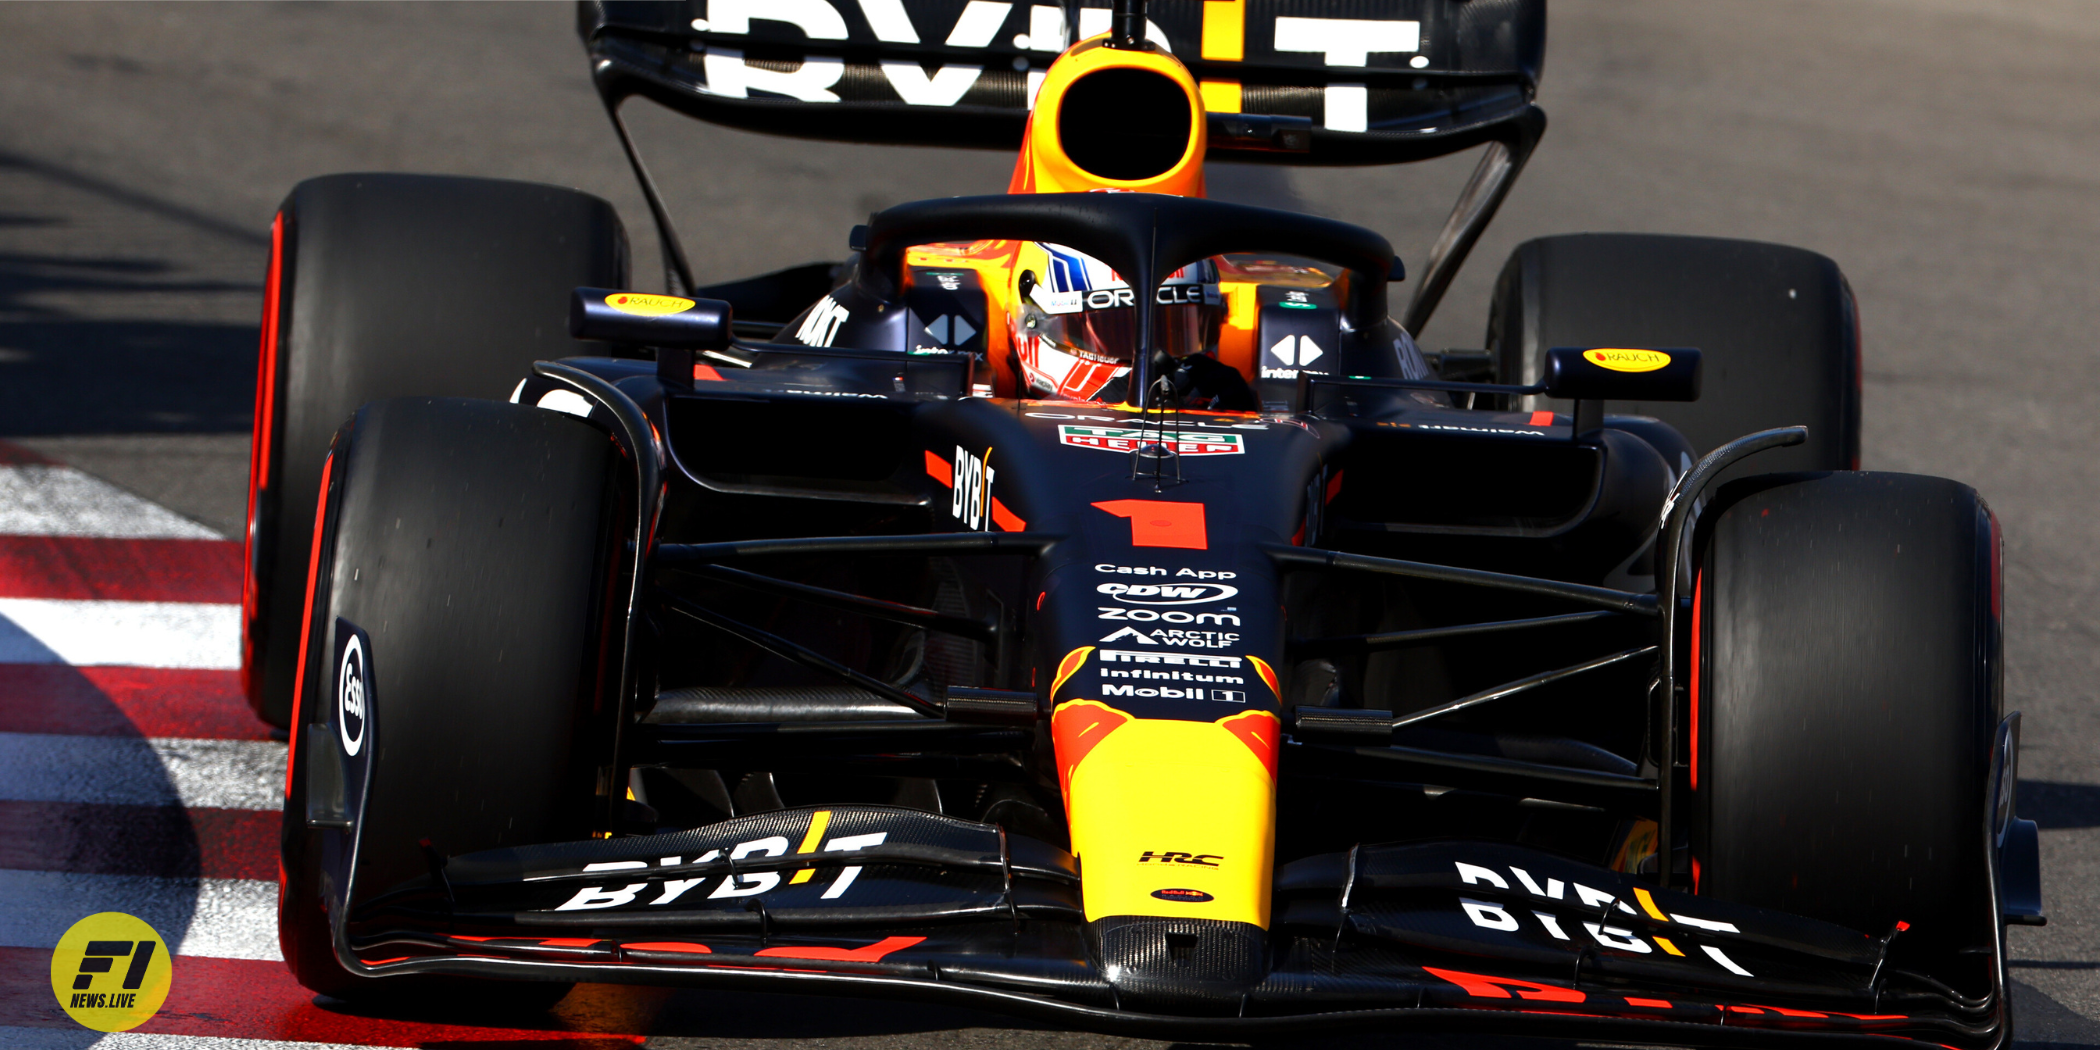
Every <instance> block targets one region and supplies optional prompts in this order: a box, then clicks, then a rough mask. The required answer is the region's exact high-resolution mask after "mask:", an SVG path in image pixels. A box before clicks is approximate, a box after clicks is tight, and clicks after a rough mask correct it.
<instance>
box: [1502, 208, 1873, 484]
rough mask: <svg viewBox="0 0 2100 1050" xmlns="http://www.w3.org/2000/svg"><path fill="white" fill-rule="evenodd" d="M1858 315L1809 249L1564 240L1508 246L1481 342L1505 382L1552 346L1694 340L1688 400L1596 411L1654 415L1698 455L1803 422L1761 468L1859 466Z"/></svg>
mask: <svg viewBox="0 0 2100 1050" xmlns="http://www.w3.org/2000/svg"><path fill="white" fill-rule="evenodd" d="M1857 317H1858V315H1857V312H1856V310H1855V308H1854V305H1853V300H1852V289H1851V287H1850V286H1849V285H1848V284H1847V283H1846V282H1845V276H1844V274H1842V273H1840V272H1839V271H1838V268H1837V264H1836V263H1834V262H1832V261H1830V260H1829V259H1827V258H1825V257H1823V256H1821V255H1818V254H1816V253H1814V252H1811V251H1805V250H1803V249H1800V248H1789V247H1787V246H1785V245H1779V244H1761V243H1759V242H1756V241H1736V240H1722V239H1719V238H1713V237H1667V236H1661V235H1657V234H1638V233H1585V234H1571V235H1566V236H1560V237H1541V238H1539V239H1537V240H1532V241H1526V242H1524V243H1523V244H1520V245H1518V246H1517V250H1516V251H1515V252H1513V253H1511V255H1510V257H1509V262H1508V263H1507V264H1505V265H1504V266H1503V267H1502V274H1501V276H1500V277H1499V278H1497V280H1496V282H1495V298H1494V304H1493V306H1492V307H1491V309H1490V313H1489V315H1488V335H1487V345H1488V349H1489V352H1490V353H1492V354H1493V355H1494V357H1495V361H1496V367H1497V370H1498V372H1499V374H1500V376H1501V380H1502V382H1505V383H1535V382H1537V381H1538V379H1539V376H1540V374H1541V372H1540V370H1541V368H1542V362H1543V361H1544V359H1545V353H1546V351H1547V350H1548V349H1550V348H1552V347H1556V346H1655V347H1668V346H1691V347H1697V348H1699V350H1700V351H1701V352H1702V353H1703V355H1704V358H1705V362H1704V365H1703V383H1702V391H1701V395H1702V396H1701V397H1700V399H1699V400H1698V401H1694V402H1691V403H1671V402H1659V403H1650V402H1640V401H1613V402H1610V403H1608V404H1607V405H1606V411H1608V412H1618V413H1626V414H1631V415H1644V416H1654V417H1656V418H1658V419H1661V420H1662V421H1663V422H1666V423H1669V424H1671V425H1672V426H1675V427H1676V428H1677V429H1678V430H1679V431H1682V432H1683V434H1684V436H1685V437H1687V438H1689V439H1690V440H1691V443H1692V445H1693V447H1694V448H1695V449H1696V450H1697V451H1696V453H1695V454H1696V455H1705V454H1706V453H1708V452H1711V451H1713V450H1714V449H1715V448H1717V447H1719V446H1721V445H1723V444H1725V443H1727V442H1729V441H1732V440H1734V439H1735V438H1739V437H1741V436H1743V435H1744V434H1749V433H1753V432H1755V431H1759V430H1767V429H1770V428H1772V427H1785V426H1794V425H1797V424H1807V425H1808V428H1809V430H1808V442H1807V443H1806V444H1803V445H1799V446H1796V447H1794V448H1789V449H1778V450H1775V451H1772V452H1767V453H1765V454H1764V455H1763V456H1761V457H1760V458H1759V460H1758V467H1759V469H1768V470H1857V469H1859V402H1860V390H1859V325H1858V320H1857ZM1540 407H1544V406H1543V405H1542V406H1540ZM1671 465H1672V466H1673V467H1675V466H1677V464H1675V463H1673V464H1671Z"/></svg>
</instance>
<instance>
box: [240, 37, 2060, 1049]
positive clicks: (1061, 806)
mask: <svg viewBox="0 0 2100 1050" xmlns="http://www.w3.org/2000/svg"><path fill="white" fill-rule="evenodd" d="M1544 17H1545V16H1544V10H1543V3H1542V2H1541V0H1495V2H1488V0H1470V2H1461V0H1392V2H1390V3H1387V4H1383V5H1378V6H1377V8H1376V10H1375V11H1374V10H1372V9H1370V8H1368V7H1366V6H1364V5H1357V4H1347V3H1340V2H1337V0H1244V2H1242V0H1218V2H1207V3H1202V4H1196V3H1174V4H1168V3H1161V4H1155V5H1153V6H1152V9H1151V10H1150V11H1147V10H1146V9H1145V7H1144V5H1143V4H1141V3H1135V2H1130V0H1118V2H1117V3H1116V4H1115V6H1113V7H1109V6H1100V5H1097V4H1094V3H1073V2H1070V0H1067V2H1066V3H1064V4H1062V5H1058V4H1036V5H1015V4H1006V3H986V2H982V0H973V2H968V3H963V2H960V0H859V2H856V3H848V2H846V0H795V2H793V3H787V2H781V0H768V2H765V3H759V2H757V0H704V2H701V0H696V2H692V3H673V4H630V3H602V4H585V5H583V6H582V7H581V9H580V15H579V27H580V30H581V34H582V36H583V39H584V42H585V45H586V48H587V50H588V53H589V59H590V70H591V73H592V75H593V78H594V82H595V84H596V85H597V87H598V89H599V91H600V92H601V94H602V95H603V97H604V99H605V101H606V105H607V110H608V112H609V113H610V114H611V115H612V116H613V120H614V124H615V128H616V130H617V131H618V132H619V135H620V140H621V142H622V143H623V145H625V146H626V147H627V149H628V151H629V156H630V158H631V159H632V160H633V162H634V169H635V172H636V174H637V176H638V177H639V178H640V180H641V184H642V186H643V188H644V191H645V196H646V197H647V199H648V201H649V203H650V206H651V209H652V212H653V220H654V222H655V223H656V225H657V227H658V230H659V233H660V239H661V241H662V244H663V247H664V280H665V282H666V289H665V290H664V291H662V292H654V291H645V290H640V289H637V288H635V287H634V285H635V283H636V282H635V281H634V280H632V278H631V275H630V262H629V259H628V256H627V243H626V239H625V234H624V232H623V227H622V226H621V224H620V221H619V219H618V217H617V216H616V215H614V214H613V212H612V210H611V208H610V206H608V205H607V204H605V202H603V201H601V200H599V199H597V198H594V197H590V196H588V195H585V194H581V193H578V192H574V191H570V190H564V189H559V188H554V187H546V186H536V185H528V184H523V183H510V182H497V181H490V180H478V179H465V178H449V177H435V176H409V175H378V174H354V175H337V176H329V177H326V178H320V179H315V180H312V181H309V182H306V183H304V184H302V185H300V186H299V187H298V188H297V189H296V190H294V191H293V193H292V195H291V196H290V198H289V199H288V200H287V201H286V203H285V205H284V208H283V210H282V211H281V213H280V214H279V216H278V219H277V222H276V226H275V229H274V233H273V245H274V247H273V252H272V259H271V265H270V272H269V283H268V293H267V306H266V312H265V316H264V325H263V332H264V335H263V348H262V367H261V369H260V373H259V375H260V378H259V389H258V401H257V404H258V411H257V424H256V431H255V454H254V470H253V478H252V484H251V492H252V498H251V507H252V509H251V514H250V528H249V541H248V542H249V547H248V550H249V571H248V578H247V587H246V594H245V623H246V634H245V642H244V644H245V680H246V684H247V688H248V689H249V693H250V696H251V698H252V700H253V702H254V704H255V705H256V708H257V710H258V712H259V713H260V714H261V715H262V716H263V717H264V718H266V719H269V720H271V721H273V722H276V723H278V724H280V725H284V726H286V727H288V728H289V729H290V731H291V735H292V739H293V745H292V757H291V761H290V765H289V769H288V773H287V780H286V788H285V790H286V804H285V824H284V837H283V872H284V875H283V878H284V885H283V894H282V905H281V931H282V941H283V948H284V956H285V959H286V960H287V962H288V963H289V964H290V966H291V968H292V970H293V971H294V972H295V973H296V975H297V976H298V979H299V980H300V981H301V982H303V983H304V984H305V985H306V986H307V987H309V988H311V989H313V990H315V991H316V992H320V993H323V994H326V995H330V996H336V997H341V998H346V999H362V1000H376V1001H385V1000H388V999H390V998H393V999H404V998H416V997H420V996H428V995H433V994H438V995H483V994H490V993H492V990H502V991H506V992H507V993H508V994H511V995H513V996H514V997H516V998H515V1001H517V1002H520V1003H529V1002H533V1001H537V1002H551V1001H552V1000H553V999H555V998H558V997H559V996H560V995H561V994H563V992H564V991H565V990H566V989H567V987H568V986H569V985H570V984H572V983H574V982H579V981H601V982H602V981H611V982H633V983H654V984H665V985H682V986H693V987H705V988H739V989H752V990H767V991H784V992H822V993H837V994H842V995H863V996H866V995H879V996H895V997H911V998H919V999H924V1000H929V1001H940V1002H948V1003H955V1004H965V1005H972V1006H978V1007H986V1008H992V1009H998V1010H1005V1011H1009V1012H1012V1013H1015V1014H1021V1015H1027V1016H1032V1017H1036V1018H1041V1019H1046V1020H1049V1021H1051V1022H1054V1023H1061V1024H1067V1025H1072V1026H1078V1027H1085V1028H1093V1029H1099V1030H1103V1031H1116V1032H1128V1033H1137V1034H1148V1035H1155V1036H1160V1037H1168V1038H1204V1039H1211V1038H1223V1039H1255V1038H1273V1037H1277V1036H1281V1035H1288V1034H1297V1033H1304V1032H1311V1031H1317V1030H1324V1029H1335V1028H1371V1029H1380V1030H1390V1031H1408V1030H1424V1029H1459V1028H1464V1029H1473V1030H1486V1031H1498V1032H1512V1033H1557V1034H1567V1035H1579V1036H1583V1037H1597V1038H1612V1039H1628V1040H1637V1041H1651V1042H1664V1043H1671V1044H1679V1045H1692V1044H1698V1045H1735V1044H1750V1043H1757V1044H1764V1043H1768V1042H1773V1041H1779V1040H1784V1039H1789V1038H1798V1039H1822V1040H1826V1041H1827V1040H1830V1039H1847V1038H1851V1039H1867V1038H1872V1039H1875V1040H1882V1039H1886V1038H1888V1037H1896V1038H1902V1039H1907V1040H1914V1041H1918V1042H1920V1043H1936V1044H1941V1045H1944V1046H1951V1047H1960V1048H1965V1050H1966V1048H1975V1050H1984V1048H1993V1047H1999V1046H2003V1045H2006V1044H2008V1043H2009V1041H2010V1039H2011V1032H2012V1028H2011V1020H2010V1014H2009V1006H2010V1003H2009V1000H2008V998H2007V991H2006V990H2007V980H2006V970H2005V966H2006V961H2005V960H2006V956H2005V934H2004V931H2005V929H2006V926H2007V924H2009V923H2038V922H2040V921H2042V916H2041V908H2040V902H2039V899H2038V897H2039V894H2038V889H2037V887H2038V874H2037V859H2036V856H2037V854H2036V844H2035V843H2036V836H2035V827H2034V825H2033V824H2032V823H2031V822H2028V821H2025V820H2021V819H2019V818H2018V817H2017V816H2016V814H2015V800H2014V797H2013V788H2014V783H2015V768H2014V763H2015V759H2016V756H2017V746H2018V727H2019V722H2018V716H2017V715H2014V714H2007V713H2005V712H2004V711H2003V710H2002V706H2003V705H2002V699H2001V680H2002V669H2001V667H2002V665H2001V655H2000V654H2001V652H2002V645H2001V640H2000V598H1999V595H2000V574H1999V555H1998V550H1999V535H1998V527H1997V523H1996V520H1995V518H1993V517H1992V515H1991V513H1990V511H1989V509H1988V508H1987V507H1986V506H1985V505H1984V503H1983V502H1982V501H1981V500H1980V499H1979V498H1978V497H1977V495H1976V493H1975V492H1974V491H1973V490H1972V489H1970V488H1968V487H1966V486H1964V485H1961V484H1959V483H1956V482H1953V481H1947V480H1942V479H1937V478H1927V477H1919V476H1912V475H1901V474H1889V473H1879V472H1862V471H1860V470H1858V465H1859V464H1858V456H1859V447H1858V446H1859V437H1858V435H1859V358H1858V354H1859V338H1858V328H1857V324H1856V320H1855V316H1856V315H1855V312H1854V306H1853V299H1852V294H1851V291H1850V289H1849V287H1848V286H1847V285H1846V283H1845V280H1844V277H1843V275H1842V274H1841V273H1840V272H1839V271H1838V269H1837V267H1836V266H1835V265H1834V264H1833V263H1831V262H1830V260H1828V259H1826V258H1824V257H1822V256H1819V255H1816V254H1814V253H1811V252H1806V251H1802V250H1800V249H1794V248H1787V247H1783V246H1778V245H1769V244H1760V243H1755V242H1749V241H1730V240H1718V239H1708V238H1684V237H1662V236H1645V235H1608V236H1607V235H1592V236H1564V237H1550V238H1544V239H1541V240H1535V241H1531V242H1528V243H1526V244H1524V245H1523V246H1521V247H1520V248H1518V249H1517V251H1516V252H1515V253H1514V254H1513V255H1512V256H1511V258H1510V260H1509V262H1508V263H1507V265H1506V266H1505V268H1504V269H1503V270H1502V272H1501V277H1500V279H1499V281H1498V282H1497V284H1496V287H1495V293H1494V302H1493V303H1492V304H1491V308H1490V322H1489V326H1488V330H1487V333H1486V338H1485V340H1484V343H1485V345H1484V346H1483V347H1481V348H1477V349H1476V348H1458V349H1445V350H1440V351H1434V352H1431V351H1425V350H1423V349H1422V348H1420V347H1418V346H1417V345H1416V343H1415V341H1414V337H1413V334H1412V333H1414V332H1417V331H1419V330H1421V328H1422V326H1423V325H1424V324H1425V323H1426V321H1427V319H1428V317H1429V314H1430V312H1431V311H1432V310H1433V309H1434V308H1435V306H1436V305H1437V302H1438V300H1439V299H1440V298H1441V297H1442V294H1443V292H1444V290H1445V288H1446V287H1447V286H1448V285H1449V283H1450V281H1451V277H1452V274H1453V273H1454V272H1455V271H1456V269H1457V267H1458V266H1459V265H1460V263H1461V262H1462V260H1463V259H1464V257H1465V256H1466V254H1467V252H1468V249H1469V248H1470V247H1471V246H1472V244H1473V243H1474V241H1475V240H1476V239H1477V237H1478V235H1479V233H1480V230H1481V228H1482V226H1483V224H1484V223H1485V222H1486V221H1487V220H1488V218H1489V217H1490V216H1491V215H1492V214H1493V213H1494V211H1495V210H1496V207H1497V205H1498V204H1499V203H1500V201H1501V200H1502V199H1503V197H1504V195H1505V194H1506V193H1507V192H1508V189H1509V186H1510V184H1511V181H1512V180H1513V179H1514V178H1515V176H1516V174H1517V172H1518V171H1519V170H1521V168H1522V167H1523V165H1524V163H1525V160H1526V159H1527V158H1528V157H1529V155H1530V153H1531V152H1532V149H1533V147H1534V145H1535V144H1536V143H1537V141H1538V139H1539V136H1540V134H1541V133H1542V132H1543V130H1544V126H1545V124H1544V117H1543V114H1542V113H1541V112H1540V111H1539V110H1538V108H1537V107H1536V106H1535V105H1534V104H1533V101H1532V99H1533V96H1534V92H1535V89H1536V85H1537V82H1538V77H1539V75H1540V70H1541V63H1542V56H1543V51H1544ZM634 97H644V98H648V99H652V100H654V101H656V102H659V103H662V104H665V105H668V106H671V107H673V108H676V109H678V110H681V111H683V112H687V113H690V114H693V115H695V116H698V117H700V118H703V119H706V120H711V121H716V122H719V123H723V124H728V125H732V126H737V127H744V128H751V129H757V130H761V131H767V132H774V133H781V134H791V135H800V136H805V137H816V138H832V139H844V140H854V141H871V142H887V143H907V144H910V143H916V144H935V145H949V146H976V147H986V148H1000V149H1007V150H1013V151H1015V155H1016V166H1015V169H1014V175H1013V179H1012V183H1011V185H1010V187H1009V192H1008V193H1005V194H1000V195H994V196H979V197H959V198H947V199H936V200H925V201H918V202H914V203H907V204H901V205H898V206H896V207H892V208H888V209H886V210H884V211H882V212H880V213H877V214H875V215H873V216H871V217H870V218H869V220H868V222H867V223H866V224H865V225H863V226H860V227H857V228H855V229H853V230H851V231H843V230H842V231H840V233H841V235H842V237H843V238H844V240H845V241H846V245H845V247H846V248H847V249H848V251H849V253H850V254H848V255H847V257H846V258H845V259H844V260H843V261H837V262H823V263H816V264H812V265H809V266H804V267H797V268H794V269H790V270H785V271H780V272H777V273H772V274H766V275H762V276H758V277H753V278H749V279H746V280H740V281H735V282H730V283H726V284H715V285H704V286H703V285H700V284H698V283H696V282H695V281H694V279H693V270H692V267H691V265H690V263H689V261H688V256H687V254H686V248H685V247H684V246H685V245H688V244H699V245H704V244H705V243H706V236H705V224H704V222H703V223H702V225H701V227H700V231H699V234H698V235H697V236H695V235H694V231H693V229H691V228H688V230H687V231H686V233H687V235H688V236H687V238H686V239H685V240H681V239H680V237H679V234H678V232H677V231H676V230H675V229H674V227H673V226H672V224H671V221H670V210H671V209H670V206H669V205H668V203H667V202H665V201H664V200H663V198H662V196H661V195H660V194H659V193H658V192H657V191H656V189H655V187H654V184H653V182H652V181H651V180H650V177H649V174H648V170H647V169H646V167H644V165H643V163H642V161H641V159H640V158H639V156H637V155H635V154H634V153H633V146H632V142H631V140H630V139H629V138H628V136H627V134H626V131H625V127H624V125H623V124H622V123H621V112H622V109H621V107H622V104H623V103H624V102H625V101H627V100H629V99H632V98H634ZM1468 149H1470V150H1474V151H1476V152H1477V153H1478V154H1479V156H1480V161H1479V167H1478V169H1477V170H1476V172H1475V173H1474V175H1473V177H1472V179H1471V180H1470V181H1469V182H1468V183H1467V185H1466V186H1465V188H1464V191H1463V193H1462V195H1461V197H1460V200H1459V202H1458V204H1457V206H1456V207H1455V209H1454V210H1453V211H1452V213H1451V217H1450V219H1449V221H1448V223H1447V225H1446V227H1445V229H1444V232H1443V234H1442V235H1441V236H1440V237H1439V238H1438V240H1437V241H1436V244H1435V246H1434V248H1433V249H1432V251H1431V252H1430V254H1429V256H1428V258H1427V260H1426V264H1425V265H1424V266H1423V267H1421V271H1420V272H1419V273H1418V274H1415V275H1413V277H1412V279H1410V275H1409V274H1408V273H1406V271H1405V269H1404V268H1403V266H1402V264H1401V262H1400V260H1399V259H1398V258H1397V257H1396V256H1395V255H1394V252H1393V249H1392V247H1391V245H1390V244H1389V243H1388V242H1387V241H1386V239H1385V238H1384V237H1382V236H1380V235H1379V234H1377V233H1375V232H1373V231H1370V230H1367V229H1363V228H1360V227H1356V226H1352V225H1348V224H1346V223H1341V222H1337V221H1332V220H1328V219H1323V218H1317V217H1313V216H1308V215H1303V214H1297V213H1292V212H1283V211H1274V210H1268V209H1264V208H1257V207H1251V206H1246V205H1239V204H1228V203H1223V202H1219V201H1215V200H1211V199H1208V198H1207V197H1206V194H1205V181H1204V168H1205V163H1206V161H1207V160H1211V159H1221V160H1235V161H1249V162H1267V163H1283V164H1368V163H1386V162H1401V161H1409V160H1416V159H1421V158H1426V157H1434V156H1440V155H1445V154H1449V153H1452V152H1455V151H1459V150H1468ZM652 283H653V282H652ZM1401 291H1406V292H1407V293H1408V298H1407V300H1406V303H1405V305H1404V306H1402V305H1400V304H1398V303H1397V302H1396V301H1395V299H1394V296H1395V295H1396V294H1397V293H1399V292H1401ZM577 340H581V342H578V341H577ZM346 420H347V421H346ZM1863 1045H1876V1046H1879V1045H1885V1044H1884V1043H1882V1042H1874V1043H1871V1044H1863Z"/></svg>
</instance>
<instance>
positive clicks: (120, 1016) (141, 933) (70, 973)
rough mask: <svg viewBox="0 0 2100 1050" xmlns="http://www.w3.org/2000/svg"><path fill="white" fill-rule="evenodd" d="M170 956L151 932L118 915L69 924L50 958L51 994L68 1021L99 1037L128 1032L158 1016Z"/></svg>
mask: <svg viewBox="0 0 2100 1050" xmlns="http://www.w3.org/2000/svg"><path fill="white" fill-rule="evenodd" d="M173 964H174V959H173V953H172V952H170V951H169V950H168V943H167V942H166V941H163V940H161V938H160V934H158V933H155V932H153V927H151V926H148V925H146V924H145V923H144V922H141V921H140V920H138V919H135V918H133V917H131V916H129V915H126V914H124V913H123V912H120V911H105V912H98V913H96V914H94V915H90V916H88V917H87V918H85V919H82V920H80V921H79V922H76V923H74V924H73V928H72V929H70V930H67V931H66V934H65V936H63V937H60V938H59V939H58V947H57V948H55V949H53V950H52V952H51V992H52V994H54V995H56V996H58V1005H59V1007H60V1008H61V1009H63V1010H65V1012H66V1015H67V1016H68V1017H71V1018H72V1019H73V1020H75V1021H78V1022H80V1023H81V1024H82V1025H85V1026H87V1027H89V1028H92V1029H94V1030H95V1031H97V1032H128V1031H130V1030H132V1029H134V1028H137V1027H138V1026H140V1025H142V1024H145V1023H146V1020H147V1019H148V1018H150V1017H152V1016H153V1015H154V1014H156V1013H159V1012H160V1004H161V1003H162V1002H163V1001H165V1000H166V999H167V998H168V985H169V983H170V981H171V980H172V979H173V977H174V973H175V969H174V965H173Z"/></svg>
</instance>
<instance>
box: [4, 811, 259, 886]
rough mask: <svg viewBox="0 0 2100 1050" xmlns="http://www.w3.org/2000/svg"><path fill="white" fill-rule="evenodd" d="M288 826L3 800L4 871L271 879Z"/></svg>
mask: <svg viewBox="0 0 2100 1050" xmlns="http://www.w3.org/2000/svg"><path fill="white" fill-rule="evenodd" d="M283 827H284V814H282V813H276V812H268V811H258V810H242V809H203V808H196V809H188V810H185V809H183V808H181V807H179V806H101V805H88V804H84V803H78V802H0V868H10V869H13V870H17V871H67V872H77V873H80V874H83V875H147V876H158V877H163V878H168V877H173V878H186V877H192V876H201V877H203V878H207V879H272V878H276V877H277V836H278V833H279V832H280V831H281V830H282V829H283Z"/></svg>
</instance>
